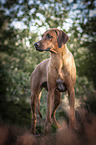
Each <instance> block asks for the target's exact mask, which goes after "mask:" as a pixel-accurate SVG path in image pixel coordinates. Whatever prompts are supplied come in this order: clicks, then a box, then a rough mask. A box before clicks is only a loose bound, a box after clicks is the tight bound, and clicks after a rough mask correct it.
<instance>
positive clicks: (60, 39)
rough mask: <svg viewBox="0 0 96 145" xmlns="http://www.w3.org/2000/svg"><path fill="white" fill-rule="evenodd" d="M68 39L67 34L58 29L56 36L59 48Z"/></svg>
mask: <svg viewBox="0 0 96 145" xmlns="http://www.w3.org/2000/svg"><path fill="white" fill-rule="evenodd" d="M68 40H69V37H68V36H67V34H66V33H65V32H63V31H59V35H58V38H57V43H58V47H59V48H61V47H62V46H63V45H64V44H65V43H66V42H67V41H68Z"/></svg>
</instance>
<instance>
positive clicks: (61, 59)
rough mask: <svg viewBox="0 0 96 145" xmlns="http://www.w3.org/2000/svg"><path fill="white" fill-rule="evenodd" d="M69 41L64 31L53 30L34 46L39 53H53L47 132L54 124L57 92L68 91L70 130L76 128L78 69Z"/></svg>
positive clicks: (49, 71) (49, 72) (51, 55)
mask: <svg viewBox="0 0 96 145" xmlns="http://www.w3.org/2000/svg"><path fill="white" fill-rule="evenodd" d="M68 39H69V38H68V36H67V35H66V34H65V33H64V32H63V31H62V30H58V29H56V28H52V29H49V30H47V31H46V32H45V33H44V34H43V38H42V40H40V41H38V42H36V43H35V44H34V45H35V48H36V50H38V51H50V52H51V53H50V60H49V65H48V72H47V85H48V103H47V105H48V108H47V118H46V130H49V128H50V125H51V122H52V121H51V118H52V114H53V113H52V108H53V105H54V102H53V101H54V94H55V91H56V90H59V91H60V92H65V91H66V90H67V91H68V96H69V102H70V116H69V128H75V107H74V106H75V91H74V86H75V82H76V67H75V63H74V58H73V55H72V54H71V52H70V51H69V50H68V48H67V46H66V43H67V41H68Z"/></svg>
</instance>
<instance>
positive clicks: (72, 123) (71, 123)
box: [68, 88, 76, 129]
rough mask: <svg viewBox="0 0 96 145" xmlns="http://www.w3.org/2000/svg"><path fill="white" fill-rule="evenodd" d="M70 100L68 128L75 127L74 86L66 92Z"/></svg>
mask: <svg viewBox="0 0 96 145" xmlns="http://www.w3.org/2000/svg"><path fill="white" fill-rule="evenodd" d="M68 95H69V102H70V114H69V129H75V128H76V124H75V90H74V88H73V89H71V90H70V91H69V92H68Z"/></svg>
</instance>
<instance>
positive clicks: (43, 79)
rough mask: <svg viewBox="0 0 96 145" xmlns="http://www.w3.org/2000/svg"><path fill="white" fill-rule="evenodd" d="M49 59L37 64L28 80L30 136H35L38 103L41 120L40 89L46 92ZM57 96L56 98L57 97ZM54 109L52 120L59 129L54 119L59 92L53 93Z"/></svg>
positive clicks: (59, 97)
mask: <svg viewBox="0 0 96 145" xmlns="http://www.w3.org/2000/svg"><path fill="white" fill-rule="evenodd" d="M49 61H50V58H49V59H46V60H44V61H42V62H41V63H39V64H38V65H37V67H36V68H35V70H34V71H33V72H32V74H31V78H30V86H31V112H32V123H31V130H30V132H31V133H32V134H36V105H37V103H38V113H39V116H40V118H42V114H41V112H40V98H41V93H42V89H43V88H45V89H46V90H47V91H48V87H47V72H48V65H49ZM57 96H58V97H57ZM54 98H55V100H54V108H53V115H52V120H53V122H54V124H55V125H56V126H57V127H60V126H59V124H58V123H57V121H56V118H55V112H56V111H55V110H56V109H57V108H58V106H59V105H60V100H61V95H60V93H59V91H57V90H56V91H55V96H54Z"/></svg>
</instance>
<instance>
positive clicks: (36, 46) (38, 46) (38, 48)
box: [34, 42, 51, 51]
mask: <svg viewBox="0 0 96 145" xmlns="http://www.w3.org/2000/svg"><path fill="white" fill-rule="evenodd" d="M34 46H35V48H36V50H38V51H50V49H51V48H49V47H48V48H47V49H41V48H40V46H41V45H40V43H39V42H36V43H34Z"/></svg>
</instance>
